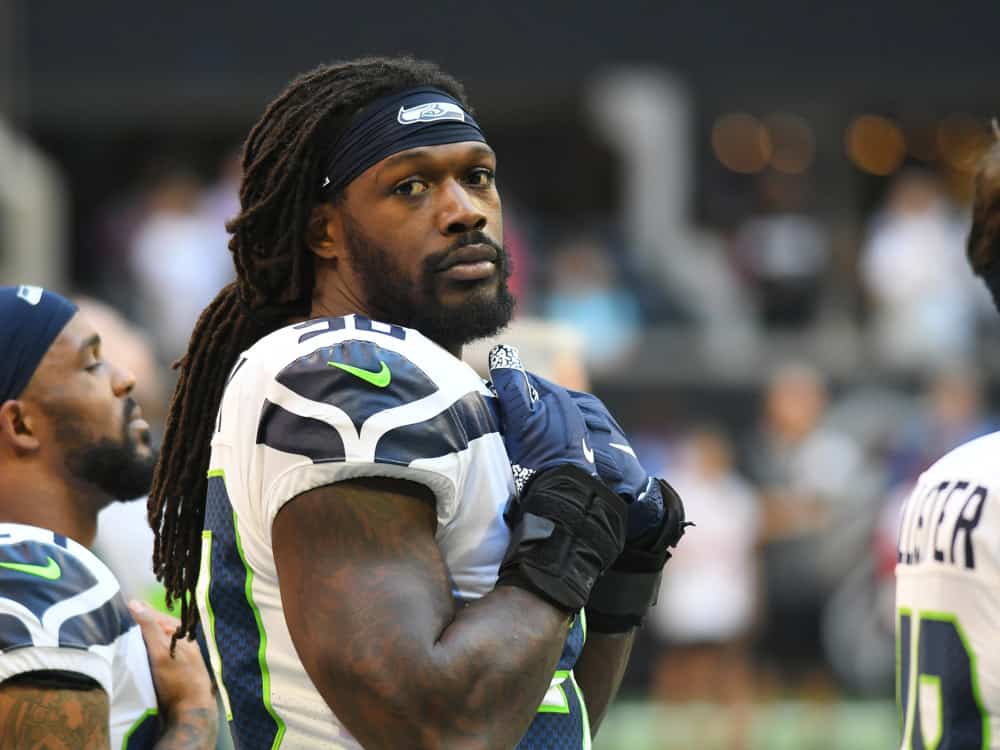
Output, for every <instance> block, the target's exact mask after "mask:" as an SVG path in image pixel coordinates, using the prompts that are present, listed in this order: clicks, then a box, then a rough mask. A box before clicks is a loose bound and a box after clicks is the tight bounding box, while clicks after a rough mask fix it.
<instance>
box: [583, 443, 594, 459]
mask: <svg viewBox="0 0 1000 750" xmlns="http://www.w3.org/2000/svg"><path fill="white" fill-rule="evenodd" d="M580 442H582V443H583V457H584V458H586V459H587V460H588V461H590V463H594V450H593V449H592V448H591V447H590V446H589V445H587V438H584V439H583V440H582V441H580Z"/></svg>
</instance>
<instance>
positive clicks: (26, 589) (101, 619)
mask: <svg viewBox="0 0 1000 750" xmlns="http://www.w3.org/2000/svg"><path fill="white" fill-rule="evenodd" d="M4 537H8V538H10V535H9V534H0V650H4V651H6V650H10V649H13V648H19V647H23V646H29V645H32V644H34V645H36V646H62V647H69V648H89V647H90V646H92V645H98V644H108V643H112V642H113V641H114V640H115V639H116V638H117V637H118V636H119V635H120V634H121V633H123V632H125V631H127V630H128V629H129V628H130V627H131V625H132V620H131V618H130V616H129V614H128V610H127V609H126V608H125V603H124V601H123V599H122V596H121V594H120V592H119V590H118V583H117V581H116V580H115V579H114V576H113V575H112V574H111V573H110V571H108V570H107V569H106V568H104V566H103V565H102V564H101V563H100V562H99V561H98V560H97V559H96V558H93V560H88V559H86V558H84V557H83V556H82V555H78V554H76V553H75V551H74V550H73V549H72V548H71V547H70V545H71V544H72V545H73V547H76V546H77V545H75V544H73V543H72V542H70V543H67V540H66V539H65V538H64V537H61V536H59V535H53V541H52V542H51V543H48V542H44V541H39V540H34V539H21V540H17V541H14V540H13V539H11V541H10V542H8V543H4V542H5V541H6V540H5V538H4ZM88 555H89V553H88ZM91 557H92V556H91ZM26 636H27V640H26Z"/></svg>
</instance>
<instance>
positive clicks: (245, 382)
mask: <svg viewBox="0 0 1000 750" xmlns="http://www.w3.org/2000/svg"><path fill="white" fill-rule="evenodd" d="M217 419H218V421H217V425H216V432H215V435H214V437H213V440H212V454H211V470H210V472H209V480H208V497H207V504H206V513H205V530H204V533H203V539H202V555H201V566H202V567H201V573H200V575H199V579H198V590H197V595H198V596H197V598H198V606H199V611H200V614H201V621H202V624H203V626H204V628H205V634H206V640H207V643H208V650H209V655H210V658H211V662H212V667H213V669H214V671H215V673H216V675H217V677H218V679H219V683H220V685H221V694H222V698H223V701H224V703H225V706H226V710H227V713H228V716H229V719H230V728H231V730H232V733H233V736H234V739H235V740H236V744H237V747H239V748H241V750H256V749H257V748H278V747H284V748H295V750H299V749H300V748H301V749H303V750H309V749H311V748H316V749H317V750H318V749H319V748H323V749H324V750H329V749H330V748H358V747H360V746H359V745H358V743H357V741H356V740H355V739H354V738H353V737H352V736H351V734H350V732H349V731H348V730H347V729H346V728H345V726H344V725H343V723H342V722H341V721H340V720H339V719H338V718H337V716H336V715H335V713H334V712H333V711H331V709H330V707H329V706H327V704H326V702H325V701H324V700H323V698H322V696H321V695H320V694H319V692H318V691H317V690H316V688H315V687H314V686H313V684H312V682H311V681H310V679H309V677H308V676H307V674H306V671H305V669H304V667H303V665H302V662H301V661H300V660H299V657H298V654H297V653H296V650H295V647H294V645H293V643H292V640H291V637H290V635H289V632H288V628H287V626H286V624H285V618H284V613H283V612H282V608H281V592H280V590H279V587H278V576H277V572H276V569H275V562H274V556H273V553H272V544H271V526H272V523H273V522H274V518H275V516H276V515H277V513H278V511H279V510H280V509H281V507H282V506H283V505H284V504H285V503H287V502H290V501H293V502H294V498H295V497H297V496H298V495H301V494H302V493H304V492H306V491H308V490H310V489H313V488H316V487H321V486H325V485H329V484H332V483H335V482H338V481H342V480H345V479H350V478H356V477H390V478H399V479H406V480H409V481H413V482H418V483H420V484H423V485H425V486H426V487H428V488H429V489H430V490H431V491H432V492H433V493H434V496H435V498H436V503H437V531H436V535H435V539H436V542H437V544H438V546H439V548H440V550H441V554H442V557H443V559H444V562H445V564H446V566H447V568H448V573H449V577H450V580H451V583H452V595H453V596H454V598H455V599H456V600H457V601H458V602H467V601H470V600H473V599H476V598H478V597H481V596H483V595H484V594H485V593H487V592H488V591H490V590H491V589H492V588H493V586H494V584H495V582H496V576H497V570H498V567H499V564H500V561H501V560H502V558H503V554H504V552H505V550H506V548H507V544H508V541H509V530H508V528H507V526H506V524H505V523H504V521H503V511H504V509H505V507H506V504H507V501H508V499H509V498H510V496H511V493H512V492H513V491H514V481H513V477H512V473H511V468H510V463H509V460H508V457H507V452H506V449H505V447H504V444H503V440H502V437H501V435H500V432H499V422H498V419H497V415H496V409H495V403H494V402H493V398H492V396H491V395H490V393H489V390H488V389H487V388H486V386H485V384H484V383H483V381H482V380H481V379H480V378H479V377H478V376H477V375H476V373H475V372H474V371H473V370H472V369H471V368H470V367H469V366H468V365H466V364H465V363H463V362H462V361H460V360H459V359H456V358H455V357H453V356H452V355H451V354H449V353H448V352H446V351H445V350H444V349H442V348H440V347H439V346H437V345H436V344H434V343H433V342H431V341H430V340H428V339H427V338H425V337H424V336H422V335H421V334H420V333H418V332H416V331H413V330H409V329H405V328H401V327H400V326H396V325H386V324H382V323H378V322H375V321H371V320H369V319H367V318H364V317H361V316H356V315H349V316H346V317H340V318H323V319H316V320H310V321H307V322H305V323H300V324H296V325H292V326H288V327H286V328H283V329H281V330H278V331H276V332H274V333H272V334H270V335H268V336H267V337H265V338H263V339H261V340H260V341H259V342H257V343H256V344H255V345H254V346H253V347H252V348H250V349H249V350H247V351H246V352H244V353H243V354H242V355H241V356H240V358H239V360H238V361H237V363H236V365H235V367H234V368H233V370H232V372H231V374H230V377H229V381H228V383H227V386H226V391H225V394H224V396H223V399H222V403H221V406H220V408H219V413H218V418H217ZM342 604H343V606H345V607H350V606H352V603H351V602H343V603H342ZM583 635H584V634H583V623H582V622H579V623H578V624H577V625H575V626H574V628H573V629H572V630H571V632H570V634H569V637H568V639H567V651H566V652H564V660H563V662H561V663H560V665H559V671H558V672H557V673H556V675H555V677H554V678H553V683H552V688H551V689H550V691H549V694H548V695H547V697H546V701H545V703H544V704H543V706H541V707H540V710H539V714H538V718H537V719H536V724H537V725H538V729H537V730H536V731H538V732H541V733H542V734H544V736H545V737H546V739H545V740H544V741H539V742H535V743H532V741H531V740H529V739H528V738H526V740H525V741H524V742H522V744H521V747H522V748H524V749H525V750H528V749H529V748H534V747H538V748H541V747H556V746H559V747H566V748H583V747H586V746H587V745H588V743H589V740H586V739H584V732H585V727H586V716H585V711H584V709H583V702H582V699H581V698H580V694H579V691H578V689H577V688H576V685H575V682H574V680H573V677H572V673H571V670H572V666H573V663H575V660H576V657H577V656H578V654H579V651H580V649H581V648H582V645H583ZM329 637H330V638H336V637H337V634H336V633H331V634H330V635H329ZM398 677H399V679H406V675H399V676H398ZM472 687H473V686H470V689H472ZM534 726H535V725H533V727H534ZM529 734H530V733H529ZM541 736H542V735H541V734H539V737H541ZM553 739H554V740H556V741H557V742H558V743H559V744H558V745H553V744H551V741H552V740H553Z"/></svg>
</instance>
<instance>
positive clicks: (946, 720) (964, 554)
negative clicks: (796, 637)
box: [896, 144, 1000, 750]
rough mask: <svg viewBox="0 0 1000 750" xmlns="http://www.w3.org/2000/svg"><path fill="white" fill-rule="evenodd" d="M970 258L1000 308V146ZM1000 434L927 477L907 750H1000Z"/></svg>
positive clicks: (986, 168)
mask: <svg viewBox="0 0 1000 750" xmlns="http://www.w3.org/2000/svg"><path fill="white" fill-rule="evenodd" d="M968 257H969V262H970V264H971V265H972V268H973V270H974V271H975V273H976V274H977V275H979V276H980V277H981V278H982V279H983V281H985V283H986V285H987V287H988V288H989V290H990V292H991V293H992V295H993V299H994V302H995V303H997V306H998V309H1000V144H994V146H993V148H992V149H991V150H990V151H989V152H988V153H987V155H986V156H985V158H984V160H983V163H982V165H981V168H980V171H979V174H978V176H977V179H976V198H975V205H974V214H973V223H972V229H971V231H970V233H969V241H968ZM998 456H1000V433H993V434H991V435H986V436H984V437H981V438H978V439H976V440H973V441H971V442H969V443H966V444H965V445H962V446H960V447H958V448H956V449H955V450H953V451H952V452H951V453H949V454H947V455H946V456H944V458H942V459H940V460H939V461H938V462H937V463H935V464H934V465H933V466H931V467H930V468H929V469H928V470H927V471H926V472H924V473H923V474H922V475H921V477H920V480H919V482H918V483H917V486H916V488H915V489H914V490H913V493H912V494H911V495H910V497H909V499H908V500H907V501H906V504H905V505H904V508H903V515H902V521H901V524H900V531H899V548H898V553H897V563H896V608H897V612H896V657H897V658H896V668H897V680H896V697H897V701H898V703H899V707H900V717H901V720H902V728H903V740H902V744H901V746H900V747H901V748H902V750H917V749H918V748H919V749H920V750H924V749H926V750H931V749H932V748H936V750H980V749H981V748H985V749H990V748H992V749H994V750H995V749H997V748H1000V650H998V649H997V647H996V639H997V632H998V631H1000V546H998V545H997V539H998V538H1000V463H998V460H997V458H998Z"/></svg>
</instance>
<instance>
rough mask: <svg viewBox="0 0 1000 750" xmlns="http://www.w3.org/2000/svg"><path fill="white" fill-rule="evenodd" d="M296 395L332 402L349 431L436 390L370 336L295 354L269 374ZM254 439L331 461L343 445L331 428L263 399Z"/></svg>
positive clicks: (415, 369)
mask: <svg viewBox="0 0 1000 750" xmlns="http://www.w3.org/2000/svg"><path fill="white" fill-rule="evenodd" d="M275 380H277V382H279V383H281V384H282V385H284V386H285V387H286V388H288V389H289V390H291V391H294V392H295V393H296V394H298V395H299V396H302V397H303V398H306V399H309V400H310V401H315V402H317V403H321V404H329V405H331V406H335V407H337V408H338V409H340V410H341V411H343V412H344V414H346V415H347V418H348V419H349V420H350V422H351V425H352V426H353V428H354V429H355V431H357V432H360V431H361V427H362V425H363V424H364V423H365V421H366V420H368V419H369V418H370V417H371V416H373V415H375V414H378V413H379V412H382V411H385V410H386V409H391V408H393V407H396V406H402V405H404V404H408V403H412V402H414V401H418V400H420V399H422V398H426V397H427V396H430V395H432V394H433V393H436V392H437V390H438V386H437V384H436V383H434V381H433V380H431V378H430V377H429V376H428V375H427V374H426V373H425V372H424V371H423V370H421V369H420V368H419V367H418V366H417V365H415V364H414V363H413V362H412V361H410V360H409V359H408V358H407V357H406V356H405V355H403V354H400V353H399V352H397V351H394V350H392V349H385V348H383V347H381V346H379V345H378V344H376V343H374V342H372V341H364V340H359V339H352V340H349V341H342V342H339V343H337V344H333V345H332V346H324V347H322V348H320V349H317V350H316V351H314V352H312V353H311V354H307V355H305V356H303V357H299V358H298V359H296V360H295V361H294V362H292V363H291V364H289V365H288V366H287V367H285V368H284V369H282V370H281V372H279V373H278V375H277V376H276V377H275ZM257 443H258V444H261V445H267V446H269V447H271V448H274V449H276V450H280V451H285V452H288V453H298V454H301V455H306V456H309V457H310V458H311V459H313V460H314V461H336V460H338V459H342V458H343V454H344V450H343V444H342V442H341V439H340V436H339V434H338V433H337V431H336V429H334V428H333V427H331V426H330V425H329V424H327V423H326V422H324V421H322V420H318V419H310V418H307V417H301V416H298V415H295V414H292V413H291V412H289V411H287V410H285V409H283V408H281V407H280V406H279V405H277V404H273V403H271V402H270V401H266V402H265V404H264V408H263V410H262V412H261V416H260V422H259V424H258V429H257Z"/></svg>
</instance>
